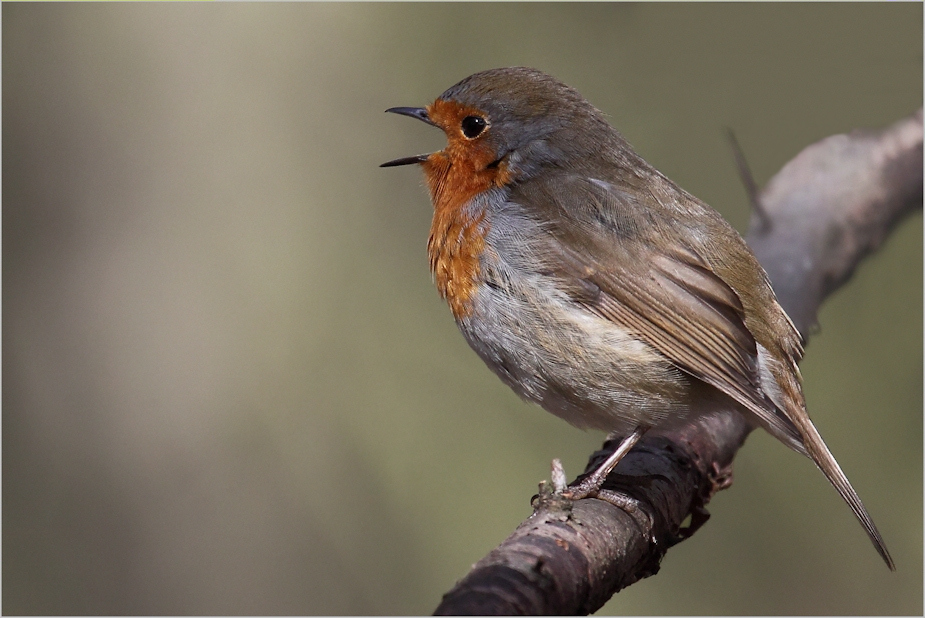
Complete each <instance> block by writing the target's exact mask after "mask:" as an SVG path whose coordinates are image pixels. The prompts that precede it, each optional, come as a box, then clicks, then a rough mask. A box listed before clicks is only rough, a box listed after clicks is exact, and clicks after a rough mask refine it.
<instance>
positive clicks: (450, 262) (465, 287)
mask: <svg viewBox="0 0 925 618" xmlns="http://www.w3.org/2000/svg"><path fill="white" fill-rule="evenodd" d="M427 115H428V117H429V118H430V119H431V121H433V122H434V123H435V124H436V125H437V126H438V127H440V128H441V129H443V131H444V132H445V133H446V136H447V142H448V143H447V147H446V148H445V149H444V150H442V151H440V152H435V153H434V154H432V155H430V157H429V158H428V159H427V160H426V161H424V162H423V163H422V167H423V168H424V174H425V175H426V176H427V185H428V187H429V189H430V197H431V201H432V202H433V204H434V219H433V222H432V224H431V228H430V238H429V239H428V241H427V253H428V256H429V257H430V269H431V272H432V273H433V275H434V282H435V283H436V285H437V290H438V291H439V292H440V295H441V296H442V297H444V298H445V299H446V300H447V303H448V304H449V305H450V310H451V311H452V312H453V315H454V316H455V317H456V319H461V318H463V317H466V316H468V315H469V314H470V313H471V311H472V296H473V294H474V293H475V286H476V284H477V282H478V275H479V268H480V264H479V259H480V256H481V254H482V251H483V250H484V248H485V236H484V235H485V228H484V214H481V213H478V214H475V213H472V212H467V211H466V209H465V206H466V204H467V203H469V201H470V200H472V198H474V197H475V196H476V195H478V194H479V193H482V192H484V191H488V190H489V189H492V188H494V187H500V186H503V185H504V184H506V183H508V182H510V173H509V171H508V168H507V165H506V164H505V163H504V162H501V163H498V164H497V165H491V164H492V163H494V162H495V161H496V160H497V155H496V153H495V152H494V150H493V149H492V147H491V144H490V143H489V140H488V139H486V138H487V136H488V135H489V133H490V131H491V127H490V126H489V127H488V128H487V129H485V130H484V131H483V132H482V133H481V134H480V135H479V136H478V137H475V138H472V139H470V138H467V137H466V136H465V135H464V134H463V131H462V121H463V119H464V118H466V117H467V116H478V117H480V118H484V119H486V120H487V121H488V122H489V123H490V122H491V119H490V118H487V117H486V115H485V114H484V113H483V112H481V111H480V110H477V109H474V108H472V107H469V106H465V105H461V104H459V103H455V102H453V101H443V100H440V99H438V100H437V101H435V102H434V103H433V104H432V105H430V106H428V107H427ZM489 165H491V167H489Z"/></svg>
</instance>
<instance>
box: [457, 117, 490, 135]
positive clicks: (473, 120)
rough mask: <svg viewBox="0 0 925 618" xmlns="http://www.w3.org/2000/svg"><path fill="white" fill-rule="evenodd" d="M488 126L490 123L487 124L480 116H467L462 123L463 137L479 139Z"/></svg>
mask: <svg viewBox="0 0 925 618" xmlns="http://www.w3.org/2000/svg"><path fill="white" fill-rule="evenodd" d="M487 126H488V123H487V122H485V119H484V118H479V117H478V116H466V117H465V118H463V121H462V132H463V135H465V136H466V137H468V138H469V139H473V138H475V137H478V136H479V135H480V134H481V133H482V131H484V130H485V127H487Z"/></svg>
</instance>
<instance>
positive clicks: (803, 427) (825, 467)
mask: <svg viewBox="0 0 925 618" xmlns="http://www.w3.org/2000/svg"><path fill="white" fill-rule="evenodd" d="M802 412H803V413H802V414H795V415H794V414H791V415H788V416H791V417H794V416H795V417H796V418H792V420H793V421H795V424H796V425H797V426H798V427H799V429H800V433H802V434H803V444H804V446H805V447H806V451H807V452H808V454H809V457H810V459H812V460H813V462H814V463H815V464H816V465H817V466H818V467H819V469H820V470H822V473H823V474H825V478H827V479H829V482H830V483H831V484H832V486H833V487H834V488H835V490H836V491H837V492H838V494H839V495H840V496H841V497H842V499H843V500H844V501H845V502H847V503H848V506H849V507H851V511H852V512H853V513H854V516H855V517H857V518H858V521H859V522H861V525H862V526H864V530H865V531H866V532H867V536H868V537H870V541H871V543H873V544H874V547H875V548H876V549H877V553H878V554H880V557H881V558H883V561H884V562H886V565H887V566H888V567H890V570H891V571H895V570H896V565H895V564H893V558H892V557H891V556H890V552H889V550H888V549H887V548H886V544H885V543H884V542H883V537H881V536H880V531H879V530H877V526H876V524H874V520H873V519H872V518H871V516H870V513H868V512H867V509H866V508H864V503H863V502H861V498H860V497H858V493H857V492H856V491H854V487H852V486H851V483H850V482H848V477H846V476H845V473H844V472H842V469H841V467H840V466H839V465H838V462H837V461H835V457H834V456H833V455H832V453H831V451H829V447H827V446H826V445H825V442H824V441H823V440H822V436H820V435H819V432H818V431H817V430H816V427H815V426H814V425H813V422H812V421H811V420H810V418H809V415H807V414H806V412H805V411H802Z"/></svg>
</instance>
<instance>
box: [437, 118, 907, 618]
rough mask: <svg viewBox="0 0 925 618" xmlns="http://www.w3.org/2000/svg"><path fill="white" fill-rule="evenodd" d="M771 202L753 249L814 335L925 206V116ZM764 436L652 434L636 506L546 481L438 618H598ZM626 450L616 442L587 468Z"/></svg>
mask: <svg viewBox="0 0 925 618" xmlns="http://www.w3.org/2000/svg"><path fill="white" fill-rule="evenodd" d="M757 199H758V201H759V202H760V204H761V206H762V208H763V211H764V213H765V214H766V216H767V221H764V220H759V219H758V218H757V217H754V216H753V220H752V229H751V231H750V233H749V235H748V237H747V240H748V242H749V245H750V246H751V248H752V249H753V250H754V252H755V255H757V256H758V259H759V261H760V262H761V264H762V265H763V266H764V268H765V270H766V271H767V272H768V275H769V276H770V278H771V281H772V282H773V284H774V289H775V291H776V293H777V297H778V299H779V300H780V302H781V304H782V305H783V307H784V308H785V309H786V310H787V312H788V313H789V314H790V317H791V318H792V319H793V321H794V323H795V324H796V326H797V328H798V329H799V330H800V332H801V333H803V334H804V336H806V333H807V332H808V330H809V329H811V328H812V327H814V325H815V321H816V312H817V311H818V309H819V306H820V305H821V304H822V301H823V300H824V299H825V298H826V297H827V296H828V295H829V294H831V293H832V292H833V291H834V290H835V289H837V288H838V287H839V286H840V285H842V284H844V283H845V282H846V281H847V280H848V278H849V277H850V276H851V274H852V273H853V272H854V269H855V268H856V267H857V265H858V264H859V263H860V261H861V260H862V259H863V258H864V257H865V256H866V255H868V254H869V253H870V252H871V251H873V250H875V249H876V248H877V247H879V246H880V245H881V243H882V242H883V241H884V239H885V238H886V237H887V236H888V235H889V233H890V231H891V230H892V229H893V228H894V227H895V225H896V224H897V223H898V222H899V221H900V220H901V219H902V218H903V217H904V216H906V215H909V214H911V213H913V212H914V211H916V210H918V209H920V208H921V207H922V110H921V109H919V110H918V111H917V112H915V113H914V114H912V115H911V116H910V117H908V118H905V119H903V120H901V121H899V122H897V123H896V124H894V125H892V126H890V127H888V128H886V129H884V130H881V131H854V132H852V133H850V134H848V135H834V136H832V137H828V138H826V139H823V140H821V141H819V142H817V143H815V144H812V145H811V146H809V147H807V148H806V149H804V150H803V151H802V152H801V153H800V154H798V155H797V156H796V157H795V158H794V159H793V160H791V161H790V162H789V163H787V164H786V165H785V166H784V167H783V168H782V169H781V170H780V171H779V172H778V173H777V175H775V176H774V178H772V179H771V181H770V182H769V183H768V185H767V186H766V187H765V188H764V189H763V190H762V191H761V192H760V193H759V194H758V196H757ZM750 431H751V427H750V426H749V424H748V423H747V422H746V421H745V419H744V418H743V417H742V416H741V415H740V414H738V413H737V412H735V411H732V410H717V411H716V413H715V414H714V415H712V416H710V417H709V418H705V419H701V420H699V421H697V422H695V423H692V424H691V425H689V426H688V427H685V428H684V429H683V430H680V431H676V432H673V433H671V434H670V435H669V434H662V435H661V436H647V437H645V438H644V439H643V440H642V441H641V442H640V443H639V445H637V447H636V448H635V449H633V450H632V451H631V452H630V453H629V454H628V455H627V456H626V457H625V458H624V459H623V461H622V462H621V463H620V465H619V466H618V469H619V471H620V472H619V473H613V474H611V476H610V477H608V480H607V482H606V483H605V484H604V488H605V489H613V490H616V491H619V492H622V493H625V494H628V495H630V496H632V497H633V498H635V499H636V500H638V501H639V503H640V508H639V509H637V510H635V511H634V510H633V509H628V511H629V512H628V511H624V510H622V509H619V508H617V507H615V506H613V505H611V504H609V503H606V502H603V501H601V500H596V499H585V500H579V501H577V502H572V501H569V500H565V499H562V498H560V497H558V496H557V495H556V494H554V493H553V492H552V491H551V489H550V488H548V487H544V486H543V485H541V491H540V495H539V496H538V497H537V498H536V499H535V500H534V508H535V511H534V513H533V515H532V516H531V517H530V518H528V519H527V520H526V521H525V522H523V523H522V524H521V525H520V526H518V528H517V529H516V530H515V531H514V533H513V534H512V535H511V536H510V537H508V538H507V540H505V541H504V542H503V543H502V544H501V545H499V546H498V547H497V548H495V549H494V550H492V551H491V552H490V553H489V554H488V555H487V556H486V557H485V558H483V559H482V560H480V561H479V562H478V563H477V564H476V565H475V566H474V567H473V568H472V570H471V571H470V572H469V574H468V575H467V576H466V577H465V578H463V579H462V580H460V581H459V582H458V583H457V584H456V586H454V587H453V589H452V590H450V591H449V592H448V593H447V594H446V595H444V597H443V601H442V603H441V604H440V606H439V607H438V608H437V610H436V612H435V613H436V614H438V615H450V614H455V615H461V614H490V615H507V614H587V613H591V612H594V611H596V610H597V609H599V608H600V607H601V606H602V605H603V604H604V603H606V602H607V600H608V599H610V597H611V596H612V595H613V594H614V593H616V592H617V591H619V590H621V589H622V588H624V587H626V586H629V585H630V584H632V583H634V582H636V581H638V580H639V579H642V578H644V577H648V576H649V575H654V574H655V573H656V572H658V569H659V562H660V561H661V558H662V556H664V555H665V552H666V551H667V550H668V548H669V547H671V546H672V545H674V544H676V543H678V542H679V541H681V540H683V539H685V538H687V537H689V536H690V535H691V534H693V533H694V532H695V531H696V530H697V528H699V527H700V526H701V525H703V523H704V522H706V520H707V519H708V518H709V514H708V513H707V512H706V510H705V509H704V505H706V504H707V502H709V500H710V498H711V497H712V496H713V494H714V493H716V492H717V491H719V490H721V489H725V488H726V487H728V486H729V485H730V484H731V483H732V460H733V458H734V457H735V454H736V452H737V451H738V450H739V447H740V446H741V445H742V443H743V442H744V441H745V438H746V436H747V435H748V433H749V432H750ZM615 447H616V442H614V441H608V442H606V443H605V444H604V448H603V449H602V450H601V451H598V452H597V453H595V454H594V455H592V457H591V461H589V463H588V468H587V469H586V473H587V471H590V470H593V469H594V468H595V467H596V466H597V464H598V463H599V462H600V461H601V460H602V458H603V457H606V456H607V454H608V453H609V452H612V450H613V449H614V448H615ZM580 478H581V477H579V479H576V482H577V481H578V480H580ZM573 484H574V483H573ZM688 515H690V516H691V523H690V526H688V527H687V528H684V529H682V528H681V523H682V522H683V521H684V520H685V518H686V517H687V516H688Z"/></svg>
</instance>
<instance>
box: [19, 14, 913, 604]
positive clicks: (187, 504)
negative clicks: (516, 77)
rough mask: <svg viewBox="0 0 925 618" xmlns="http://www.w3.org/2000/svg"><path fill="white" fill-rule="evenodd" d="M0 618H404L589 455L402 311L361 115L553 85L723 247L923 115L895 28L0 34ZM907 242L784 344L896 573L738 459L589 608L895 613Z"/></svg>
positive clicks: (894, 244)
mask: <svg viewBox="0 0 925 618" xmlns="http://www.w3.org/2000/svg"><path fill="white" fill-rule="evenodd" d="M2 27H3V33H2V34H3V41H2V44H3V67H2V68H3V286H4V287H3V611H4V612H5V613H42V614H56V613H91V614H108V613H116V614H134V613H156V614H187V613H207V614H226V613H252V614H277V613H298V614H303V613H304V614H318V613H325V614H344V613H348V614H394V613H411V614H421V613H424V614H426V613H429V612H431V611H432V610H433V609H434V608H435V607H436V605H437V603H438V602H439V600H440V597H441V595H442V594H443V593H444V592H445V591H447V590H448V589H449V588H450V587H451V586H452V585H453V583H454V582H455V581H456V580H457V579H458V578H460V577H462V576H463V575H464V574H465V573H466V572H467V570H468V568H469V567H470V565H471V564H472V563H474V562H475V561H477V560H478V559H479V558H480V557H482V556H483V555H484V554H485V553H486V552H487V551H489V550H490V549H491V548H492V547H494V546H495V545H496V544H497V543H499V542H500V541H501V540H502V539H504V537H505V536H506V535H507V534H508V533H509V532H510V531H511V530H513V528H514V527H515V526H516V525H517V524H518V523H519V522H520V521H522V520H523V519H524V518H525V517H527V516H528V515H529V513H530V506H529V499H530V496H531V495H532V494H533V493H534V492H535V490H536V484H537V482H539V481H540V480H541V479H543V478H546V477H548V475H549V462H550V460H551V459H552V458H553V457H561V458H562V459H563V461H564V463H565V467H566V471H567V472H568V473H569V474H570V476H572V477H573V476H574V475H575V474H577V473H578V472H579V471H580V469H581V468H582V467H583V466H584V463H585V460H586V457H587V455H588V454H589V453H590V452H591V451H593V450H594V449H596V448H597V447H598V446H599V445H600V443H601V441H602V438H603V436H601V435H598V434H593V433H591V434H589V433H584V432H581V431H579V430H577V429H573V428H571V427H569V426H568V425H566V424H565V423H564V422H562V421H560V420H558V419H556V418H554V417H552V416H550V415H548V414H546V413H545V412H543V411H541V410H540V409H539V408H535V407H531V406H528V405H526V404H524V403H522V402H521V401H520V400H519V399H518V398H517V397H516V396H515V395H513V394H512V393H511V392H509V391H508V389H507V388H506V387H505V386H503V385H502V384H501V382H500V381H499V380H497V379H496V378H495V377H494V376H493V375H492V374H491V373H490V372H489V371H488V369H487V368H485V367H484V366H483V365H482V363H481V361H480V360H479V359H478V358H477V357H476V355H475V354H474V353H472V352H471V351H470V350H469V349H468V347H467V346H466V344H465V342H464V341H463V339H462V337H461V336H460V335H459V333H458V332H457V331H456V327H455V326H454V324H453V321H452V319H451V317H450V314H449V311H448V310H447V308H446V307H445V306H444V305H443V303H442V302H441V301H440V299H439V298H438V296H437V293H436V291H435V290H434V289H433V287H432V285H431V282H430V275H429V272H428V268H427V260H426V255H425V249H424V247H425V241H426V237H427V231H428V228H429V223H430V205H429V201H428V199H427V197H426V194H425V191H424V189H423V187H422V179H421V177H420V173H419V171H418V170H416V169H413V168H402V169H397V170H396V169H390V170H383V169H379V168H378V167H377V165H378V164H379V163H381V162H383V161H386V160H388V159H392V158H395V157H400V156H407V155H412V154H416V153H419V152H427V151H430V150H435V149H438V148H440V147H441V144H442V142H443V138H442V136H441V135H440V134H439V132H437V131H434V130H433V129H432V128H430V127H427V126H425V125H424V124H423V123H417V122H414V121H412V120H410V119H407V118H399V117H395V116H387V115H385V114H383V113H382V112H383V110H385V109H386V108H387V107H391V106H396V105H422V104H425V103H427V102H429V101H431V100H433V99H434V98H435V97H436V96H437V95H439V94H440V93H441V92H442V91H443V90H444V89H445V88H447V87H449V86H450V85H452V84H454V83H455V82H456V81H458V80H459V79H461V78H463V77H465V76H467V75H469V74H470V73H473V72H475V71H478V70H482V69H486V68H491V67H498V66H506V65H530V66H535V67H538V68H541V69H543V70H545V71H547V72H549V73H552V74H553V75H556V76H557V77H559V78H561V79H562V80H563V81H565V82H566V83H568V84H570V85H572V86H574V87H576V88H577V89H578V90H579V91H581V92H582V93H583V94H584V95H585V96H586V97H588V98H589V99H590V100H591V101H592V103H594V104H595V105H596V106H598V107H599V108H601V109H602V110H604V111H605V112H606V113H608V114H609V116H610V118H611V120H612V122H613V123H614V125H615V126H617V127H618V128H620V129H621V131H623V133H624V134H625V136H626V137H627V138H628V139H629V141H630V142H631V143H632V144H633V145H634V146H635V147H636V149H637V150H638V151H639V152H640V153H641V154H642V155H643V156H644V157H646V158H647V159H648V160H649V161H650V162H651V163H653V164H654V165H655V166H656V167H658V168H659V169H661V170H662V171H663V172H665V173H666V174H667V175H668V176H670V177H671V178H673V179H674V180H675V181H677V182H678V183H679V184H680V185H681V186H683V187H685V188H686V189H688V190H689V191H691V192H692V193H694V194H695V195H697V196H699V197H700V198H702V199H704V200H705V201H707V202H708V203H710V204H712V205H713V206H714V207H715V208H717V209H718V210H720V211H721V212H722V213H724V214H725V215H726V216H727V217H728V218H729V219H730V221H731V222H732V223H733V224H734V225H735V226H736V227H738V228H739V229H740V230H741V229H743V228H744V227H745V226H746V225H747V221H748V216H749V215H748V207H747V199H746V196H745V192H744V190H743V189H742V185H741V182H740V181H739V179H738V177H737V174H736V171H735V166H734V163H733V159H732V156H731V154H730V148H729V145H728V143H727V141H726V138H725V136H724V132H723V127H725V126H728V127H731V128H733V129H734V130H735V131H736V134H737V136H738V138H739V141H740V142H741V144H742V146H743V148H744V150H745V152H746V154H747V157H748V160H749V162H750V164H751V166H752V168H753V170H754V173H755V176H756V178H757V180H758V182H759V183H760V184H764V183H765V182H767V180H768V179H769V178H770V177H771V176H772V175H773V174H774V173H775V172H776V171H777V170H778V169H779V168H780V167H781V166H782V165H783V164H784V163H785V162H787V161H788V160H789V159H790V158H792V157H793V156H794V155H796V154H797V152H799V151H800V150H801V149H802V148H803V147H805V146H807V145H808V144H810V143H812V142H814V141H816V140H819V139H821V138H823V137H825V136H828V135H831V134H834V133H840V132H846V131H850V130H852V129H855V128H859V127H870V128H878V127H882V126H885V125H887V124H889V123H892V122H893V121H895V120H897V119H899V118H901V117H904V116H906V115H908V114H910V113H911V112H913V111H914V110H915V109H916V108H918V107H919V106H920V105H921V104H922V6H921V5H920V4H898V5H897V4H849V5H845V4H820V5H802V4H781V5H767V4H759V5H752V4H748V5H742V4H718V5H711V4H696V5H675V4H654V5H635V4H580V5H562V4H458V5H454V4H428V5H422V4H259V5H256V4H244V5H211V4H194V5H180V4H140V5H125V4H116V5H108V4H107V5H100V4H80V5H52V4H40V5H26V4H4V6H3V26H2ZM922 294H923V290H922V218H921V215H917V216H915V217H913V218H912V219H911V220H907V221H905V222H904V223H903V224H902V226H901V227H900V228H899V229H898V230H897V232H896V233H895V235H894V236H893V237H891V238H890V239H889V241H888V242H887V243H886V244H885V246H884V247H883V249H882V250H881V251H880V252H879V253H877V254H876V255H875V256H873V257H872V258H871V259H870V260H868V261H867V262H866V263H865V264H864V265H863V266H862V267H861V268H860V269H859V271H858V273H857V275H856V276H855V278H854V279H853V280H852V281H851V283H850V284H849V285H848V286H847V287H845V288H844V289H842V290H840V291H839V292H838V293H837V294H835V295H834V296H833V297H832V298H831V300H830V302H829V303H828V304H827V305H826V306H825V308H824V310H823V311H822V313H821V316H820V322H821V329H822V330H821V333H819V334H817V335H816V336H814V337H813V338H812V341H811V342H810V345H809V347H808V350H807V356H806V360H805V362H804V364H803V370H804V376H805V381H806V391H807V397H808V401H809V408H810V411H811V413H812V415H813V418H814V419H815V421H816V423H817V425H818V426H819V429H820V431H821V432H822V435H823V436H825V438H826V440H827V441H828V443H829V445H830V447H831V448H832V450H833V452H834V453H835V454H836V456H837V457H838V459H839V461H840V462H841V464H842V466H843V467H844V468H845V470H846V472H847V473H848V476H849V477H850V478H851V479H852V481H853V483H854V485H855V487H856V488H857V490H858V491H859V493H860V494H861V496H862V498H863V499H864V501H865V502H866V504H867V506H868V507H869V509H870V511H871V512H872V514H873V516H874V518H875V519H876V521H877V523H878V525H879V527H880V529H881V531H882V532H883V536H884V537H885V539H886V540H887V543H888V545H889V547H890V550H891V551H892V553H893V556H894V557H895V559H896V563H897V565H898V567H899V570H898V572H896V573H895V574H891V573H889V572H888V571H887V569H886V568H884V566H883V564H882V563H881V562H880V559H879V558H878V557H877V555H876V553H875V552H874V550H873V549H872V547H871V546H870V543H869V542H868V540H867V539H866V537H865V535H864V533H863V531H862V530H861V528H860V526H858V524H857V523H856V522H855V520H854V518H853V517H852V515H851V513H850V512H849V510H848V508H847V507H846V506H845V505H844V504H843V503H842V502H841V500H840V499H839V498H838V496H837V494H836V493H835V492H834V491H833V490H832V489H831V488H830V487H829V486H828V485H827V483H826V481H825V480H824V478H823V476H822V474H820V473H819V472H818V471H816V470H815V468H814V467H813V466H812V465H811V464H810V462H809V461H807V460H804V459H802V458H800V457H799V456H797V455H795V454H793V453H791V452H790V451H788V450H787V449H786V448H784V447H783V446H782V445H780V444H778V443H776V442H775V441H774V440H773V439H771V438H770V437H768V436H767V435H765V434H763V433H756V434H753V435H752V437H751V438H750V439H749V440H748V443H747V444H746V445H745V447H744V448H743V450H742V451H741V453H740V455H739V457H738V458H737V460H736V466H735V473H736V477H735V484H734V485H733V487H732V488H731V489H730V490H729V491H725V492H722V493H721V494H719V495H717V496H716V498H715V499H714V501H713V502H712V503H711V504H710V511H711V513H712V514H713V518H712V519H711V521H710V522H709V524H707V525H706V526H705V527H704V528H703V529H702V530H701V531H700V532H698V533H697V535H696V536H694V538H692V539H691V540H689V541H687V542H685V543H682V544H681V545H679V546H678V547H675V548H674V549H672V550H671V551H670V552H669V554H668V555H667V557H666V558H665V560H664V561H663V564H662V570H661V572H660V573H659V574H658V575H657V576H655V577H652V578H650V579H648V580H645V581H643V582H640V583H639V584H637V585H635V586H632V587H631V588H629V589H628V590H626V591H624V592H622V593H620V594H619V595H617V596H616V597H614V599H613V600H612V601H611V602H610V603H609V604H608V605H607V606H606V607H605V608H604V609H603V610H602V612H601V613H618V614H753V613H756V614H778V613H783V614H921V613H922V611H923V606H922V595H923V590H922V576H923V574H922V558H923V556H922V543H923V539H922V503H923V495H922V375H923V367H922Z"/></svg>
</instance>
